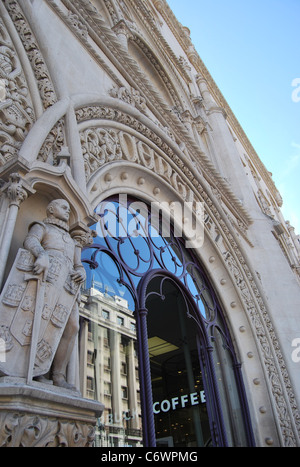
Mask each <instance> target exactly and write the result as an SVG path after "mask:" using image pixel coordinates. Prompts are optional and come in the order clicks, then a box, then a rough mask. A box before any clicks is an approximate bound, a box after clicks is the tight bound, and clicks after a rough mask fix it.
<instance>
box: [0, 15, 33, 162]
mask: <svg viewBox="0 0 300 467" xmlns="http://www.w3.org/2000/svg"><path fill="white" fill-rule="evenodd" d="M0 82H1V88H2V95H1V99H0V142H1V145H0V146H1V147H0V165H4V164H5V163H6V162H8V161H9V160H10V159H11V158H12V157H14V156H16V155H17V153H18V150H19V149H20V147H21V145H22V143H23V141H24V139H25V137H26V135H27V134H28V132H29V130H30V128H31V126H32V124H33V122H34V120H35V116H34V111H33V107H32V102H31V99H30V95H29V90H28V86H27V83H26V79H25V76H24V73H23V70H22V66H21V63H20V60H19V58H18V55H17V53H16V50H15V48H14V45H13V42H12V40H11V38H10V37H9V34H8V31H7V30H6V28H5V25H4V23H3V21H2V20H1V19H0Z"/></svg>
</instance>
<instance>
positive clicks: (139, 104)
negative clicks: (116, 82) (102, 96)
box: [110, 86, 146, 112]
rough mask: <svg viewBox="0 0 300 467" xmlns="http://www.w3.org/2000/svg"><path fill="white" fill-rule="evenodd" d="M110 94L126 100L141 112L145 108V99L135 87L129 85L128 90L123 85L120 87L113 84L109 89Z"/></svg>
mask: <svg viewBox="0 0 300 467" xmlns="http://www.w3.org/2000/svg"><path fill="white" fill-rule="evenodd" d="M110 95H111V96H112V97H115V98H117V99H120V100H122V101H124V102H127V104H130V105H132V106H133V107H136V108H138V109H139V110H141V111H143V112H144V111H145V110H146V99H145V98H144V97H142V96H141V93H140V92H139V91H138V90H137V89H134V88H132V87H131V88H130V90H128V89H126V88H125V87H124V86H123V87H120V88H117V87H116V86H114V87H113V88H112V89H111V90H110Z"/></svg>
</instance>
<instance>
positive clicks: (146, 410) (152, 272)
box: [82, 195, 255, 447]
mask: <svg viewBox="0 0 300 467" xmlns="http://www.w3.org/2000/svg"><path fill="white" fill-rule="evenodd" d="M119 200H120V197H119V196H116V195H115V196H111V197H110V198H108V199H106V200H105V201H104V202H105V203H113V204H114V205H116V207H117V209H116V211H115V214H116V220H117V222H122V218H121V214H120V211H121V210H120V205H118V202H119ZM126 202H127V206H122V208H123V209H124V208H125V209H126V208H127V209H130V207H131V206H132V204H133V203H136V202H141V203H144V205H145V206H147V219H146V222H148V224H149V225H150V223H151V210H150V207H149V205H148V204H147V203H145V202H143V201H141V200H139V199H136V198H134V197H131V196H130V197H129V196H128V197H127V196H126ZM131 214H132V213H131ZM134 217H135V215H133V219H134ZM104 218H105V216H104V215H103V211H102V214H100V219H99V224H100V228H101V230H102V232H105V231H106V230H107V228H106V226H105V219H104ZM131 220H132V218H131ZM136 222H137V224H138V222H139V221H138V218H136ZM123 232H124V229H123ZM102 238H103V240H104V241H102V243H98V242H97V241H95V242H94V244H93V245H91V246H89V247H86V248H84V251H85V252H86V251H90V250H91V251H92V253H91V255H90V257H89V258H87V257H83V259H82V262H83V263H85V264H86V265H87V266H88V267H89V268H90V269H97V268H98V267H99V263H98V262H97V255H98V254H100V253H104V254H106V255H108V257H109V258H110V259H111V260H112V261H113V262H114V264H115V266H116V268H117V271H118V274H119V278H118V279H117V282H118V284H119V285H120V286H124V287H126V288H127V290H128V291H129V292H130V294H131V296H132V298H133V300H134V306H135V310H134V315H135V318H136V331H137V342H138V360H139V379H140V391H141V405H142V421H143V440H144V444H145V446H147V447H155V445H156V443H155V426H154V415H153V399H152V383H151V371H150V358H149V351H148V325H147V318H148V308H147V297H148V293H147V288H148V286H149V284H150V283H151V280H152V279H153V278H158V277H160V278H161V280H163V281H164V280H169V281H172V282H173V284H174V285H175V287H177V289H178V290H179V291H180V292H181V294H182V296H183V297H184V300H185V302H186V304H187V310H188V311H187V314H188V317H189V318H192V319H194V321H195V323H196V325H197V328H198V330H199V334H198V335H199V336H200V334H201V338H199V339H198V355H199V361H200V366H201V367H202V368H203V369H204V368H205V369H206V379H205V385H206V387H205V390H206V394H210V402H209V403H208V413H209V420H210V429H211V435H212V442H213V445H214V446H222V447H225V446H228V440H227V435H226V428H225V423H224V419H223V415H222V413H223V411H222V407H221V401H220V394H219V390H218V385H217V381H216V375H215V370H214V363H213V360H212V354H213V352H214V345H213V342H214V339H215V338H214V331H215V330H216V329H217V330H218V331H219V332H220V333H221V335H222V338H223V343H224V345H225V347H226V348H227V350H228V351H229V352H230V354H231V357H232V364H233V365H232V366H233V372H234V377H235V381H236V385H237V390H238V395H239V399H240V404H241V408H242V412H243V419H244V426H245V435H246V439H247V443H248V444H247V445H248V446H255V440H254V435H253V431H252V426H251V419H250V411H249V407H248V402H247V397H246V391H245V387H244V383H243V378H242V372H241V363H239V362H238V360H237V357H236V353H235V349H234V345H233V342H232V339H231V335H230V332H229V329H228V326H227V323H226V321H225V318H224V315H223V312H222V309H221V306H220V304H219V300H218V298H217V296H216V293H215V291H214V289H213V287H212V285H211V283H210V281H209V280H208V276H207V273H206V272H205V271H204V269H203V268H202V267H201V266H200V261H199V260H198V258H197V257H196V256H195V254H194V252H193V251H191V249H189V251H188V254H187V251H186V250H185V246H184V239H183V238H182V237H176V236H175V235H174V230H173V229H172V228H171V230H170V238H168V239H166V238H164V237H162V236H160V237H159V238H160V240H162V241H163V245H160V246H159V245H158V244H156V243H155V242H154V241H152V239H151V236H148V237H145V238H144V241H145V245H147V247H148V248H149V256H148V260H147V261H145V258H144V260H143V263H144V265H145V263H147V262H148V269H147V270H145V269H142V270H141V271H139V265H140V264H141V262H142V256H141V252H140V251H139V250H137V249H136V247H135V245H134V241H133V239H132V237H130V236H129V235H128V236H127V237H124V236H121V237H118V236H115V237H113V236H110V235H108V234H107V232H106V234H105V235H103V237H102ZM125 239H126V240H125ZM126 241H127V242H128V243H127V245H130V246H131V248H132V254H133V255H134V256H135V257H136V264H137V266H136V267H133V266H132V265H129V264H128V262H127V261H126V259H125V258H124V256H123V255H122V253H121V248H122V245H124V243H125V242H126ZM174 248H175V250H174ZM174 251H177V256H176V255H175V254H174ZM166 252H168V255H169V257H168V261H167V260H166V258H165V259H164V254H166ZM172 252H173V253H172ZM178 253H180V254H181V257H180V259H181V262H180V260H179V258H178ZM167 262H168V264H170V262H171V263H173V264H174V271H173V272H172V271H170V270H169V269H168V268H167V267H166V264H167ZM193 271H194V273H193ZM196 275H197V277H196ZM199 277H200V279H201V280H202V284H201V287H200V293H196V294H195V293H193V292H194V290H193V292H192V291H191V290H190V289H191V287H190V286H189V283H193V282H194V281H195V280H196V279H197V278H198V279H199ZM188 279H189V280H188ZM194 283H195V282H194ZM204 292H205V293H208V294H209V296H210V297H211V299H212V301H211V304H210V306H207V307H206V309H208V310H209V312H208V316H207V317H204V316H203V310H202V312H201V310H200V308H199V303H200V302H201V301H202V299H203V297H204V295H203V294H204ZM201 295H202V296H201ZM211 305H212V306H211Z"/></svg>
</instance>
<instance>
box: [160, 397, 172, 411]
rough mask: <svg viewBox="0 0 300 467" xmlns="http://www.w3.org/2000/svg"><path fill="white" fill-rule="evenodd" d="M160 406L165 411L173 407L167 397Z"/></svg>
mask: <svg viewBox="0 0 300 467" xmlns="http://www.w3.org/2000/svg"><path fill="white" fill-rule="evenodd" d="M160 408H161V410H162V411H163V412H168V411H169V410H170V408H171V403H170V401H168V400H167V399H165V400H164V401H162V403H161V404H160Z"/></svg>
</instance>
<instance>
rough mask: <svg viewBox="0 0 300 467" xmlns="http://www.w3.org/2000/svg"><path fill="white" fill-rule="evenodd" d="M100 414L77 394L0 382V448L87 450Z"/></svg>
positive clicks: (96, 405)
mask: <svg viewBox="0 0 300 467" xmlns="http://www.w3.org/2000/svg"><path fill="white" fill-rule="evenodd" d="M102 412H103V404H101V403H99V402H96V401H92V400H87V399H82V398H81V397H80V396H79V395H78V394H77V393H70V391H66V390H64V389H62V388H57V387H51V390H49V385H44V384H41V383H34V385H33V386H25V385H22V384H21V381H14V382H13V383H12V381H11V379H10V378H7V377H5V378H0V424H1V431H0V447H91V446H92V445H93V442H94V438H95V425H96V419H97V417H100V416H101V414H102Z"/></svg>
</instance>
